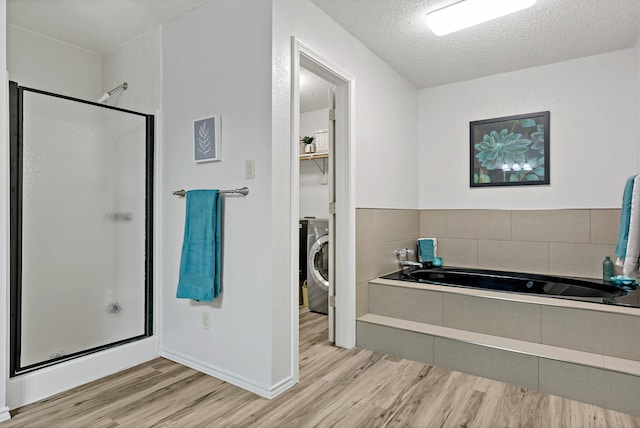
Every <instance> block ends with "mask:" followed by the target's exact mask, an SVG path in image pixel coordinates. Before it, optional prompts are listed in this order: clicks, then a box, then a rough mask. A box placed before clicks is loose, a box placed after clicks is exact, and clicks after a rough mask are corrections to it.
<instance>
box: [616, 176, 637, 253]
mask: <svg viewBox="0 0 640 428" xmlns="http://www.w3.org/2000/svg"><path fill="white" fill-rule="evenodd" d="M635 178H636V176H635V175H632V176H631V177H629V179H628V180H627V184H626V185H625V186H624V193H623V195H622V208H621V210H620V228H619V229H618V241H617V242H616V257H618V258H620V259H624V258H625V257H626V256H627V243H628V241H629V224H630V220H631V199H632V195H633V181H634V180H635Z"/></svg>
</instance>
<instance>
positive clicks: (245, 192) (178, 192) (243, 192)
mask: <svg viewBox="0 0 640 428" xmlns="http://www.w3.org/2000/svg"><path fill="white" fill-rule="evenodd" d="M219 192H220V193H221V194H225V193H226V194H232V195H243V196H247V195H248V194H249V188H248V187H241V188H239V189H230V190H220V191H219ZM173 194H174V195H176V196H180V197H181V198H184V197H185V196H186V195H187V191H186V190H184V189H180V190H176V191H175V192H173Z"/></svg>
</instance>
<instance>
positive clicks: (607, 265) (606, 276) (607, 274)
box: [602, 256, 613, 284]
mask: <svg viewBox="0 0 640 428" xmlns="http://www.w3.org/2000/svg"><path fill="white" fill-rule="evenodd" d="M612 276H613V262H612V261H611V259H610V258H609V256H606V257H605V259H604V261H603V262H602V281H603V282H604V283H605V284H611V277H612Z"/></svg>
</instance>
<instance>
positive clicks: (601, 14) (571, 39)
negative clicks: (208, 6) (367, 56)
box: [7, 0, 640, 88]
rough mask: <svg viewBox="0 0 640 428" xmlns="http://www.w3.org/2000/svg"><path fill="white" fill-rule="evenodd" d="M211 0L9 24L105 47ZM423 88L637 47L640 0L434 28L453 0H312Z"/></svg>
mask: <svg viewBox="0 0 640 428" xmlns="http://www.w3.org/2000/svg"><path fill="white" fill-rule="evenodd" d="M206 1H208V0H8V1H7V21H8V22H9V23H10V24H14V25H17V26H19V27H22V28H25V29H28V30H31V31H34V32H37V33H40V34H44V35H46V36H49V37H52V38H54V39H58V40H62V41H64V42H67V43H70V44H72V45H75V46H79V47H82V48H85V49H88V50H90V51H93V52H95V53H99V54H103V53H106V52H109V51H110V50H112V49H114V48H115V47H117V46H119V45H121V44H122V43H124V42H126V41H127V40H130V39H131V38H133V37H135V36H137V35H139V34H142V33H143V32H145V31H147V30H149V29H151V28H153V27H154V26H156V25H158V24H162V23H165V22H167V21H170V20H171V19H173V18H175V17H176V16H179V15H181V14H183V13H186V12H188V11H189V10H192V9H194V8H196V7H198V6H200V5H201V4H203V3H205V2H206ZM311 1H313V3H315V4H316V5H317V6H318V7H319V8H320V9H322V10H324V11H325V12H326V13H327V14H328V15H329V16H331V17H332V18H333V19H334V20H336V21H337V22H338V23H339V24H340V25H342V26H343V27H344V28H345V29H346V30H347V31H349V32H350V33H352V34H353V35H354V36H355V37H356V38H358V39H359V40H360V41H362V42H363V43H364V44H365V45H366V46H368V47H369V49H371V50H372V51H373V52H374V53H375V54H376V55H378V56H379V57H380V58H382V60H384V61H385V62H386V63H387V64H389V65H390V66H391V67H392V68H394V69H395V70H396V71H397V72H398V73H400V74H401V75H403V76H404V77H405V78H406V79H407V80H409V81H410V82H411V83H413V85H415V86H416V87H417V88H424V87H429V86H435V85H441V84H444V83H451V82H456V81H461V80H468V79H473V78H476V77H481V76H487V75H492V74H497V73H502V72H507V71H513V70H516V69H521V68H528V67H533V66H537V65H544V64H550V63H554V62H559V61H565V60H568V59H572V58H579V57H583V56H588V55H594V54H598V53H603V52H609V51H612V50H617V49H623V48H628V47H632V46H634V44H635V43H636V40H637V39H638V37H639V36H640V0H538V2H537V3H536V4H535V5H534V6H532V7H531V8H529V9H527V10H524V11H521V12H517V13H516V14H513V15H509V16H506V17H503V18H499V19H497V20H494V21H492V22H488V23H485V24H481V25H478V26H476V27H472V28H468V29H466V30H462V31H459V32H457V33H452V34H449V35H447V36H444V37H437V36H435V35H434V34H433V33H431V31H430V30H429V29H428V28H427V27H426V24H425V23H424V17H425V16H426V14H427V12H429V11H431V10H434V9H438V8H440V7H443V6H446V5H448V4H451V3H454V2H455V1H457V0H311Z"/></svg>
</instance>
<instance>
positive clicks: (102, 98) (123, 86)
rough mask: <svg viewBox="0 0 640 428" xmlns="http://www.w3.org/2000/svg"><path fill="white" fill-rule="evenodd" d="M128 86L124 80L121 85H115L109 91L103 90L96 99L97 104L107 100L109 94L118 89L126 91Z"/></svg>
mask: <svg viewBox="0 0 640 428" xmlns="http://www.w3.org/2000/svg"><path fill="white" fill-rule="evenodd" d="M128 87H129V85H127V82H124V83H123V84H122V85H120V86H116V87H115V88H113V89H112V90H110V91H109V92H105V93H104V94H102V96H101V97H100V99H99V100H98V101H97V102H98V104H102V103H103V102H105V101H107V100H108V99H109V98H110V97H111V95H113V94H115V93H116V92H118V91H119V90H123V91H126V90H127V88H128Z"/></svg>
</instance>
